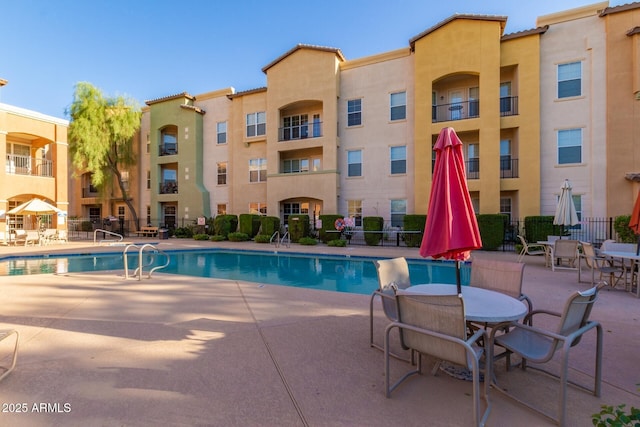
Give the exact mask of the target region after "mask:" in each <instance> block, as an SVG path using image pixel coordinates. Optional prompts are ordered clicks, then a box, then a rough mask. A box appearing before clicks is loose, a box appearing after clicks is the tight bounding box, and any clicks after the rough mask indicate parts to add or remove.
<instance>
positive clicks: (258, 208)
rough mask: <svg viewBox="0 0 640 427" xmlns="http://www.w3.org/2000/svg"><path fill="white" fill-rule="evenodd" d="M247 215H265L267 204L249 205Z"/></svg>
mask: <svg viewBox="0 0 640 427" xmlns="http://www.w3.org/2000/svg"><path fill="white" fill-rule="evenodd" d="M249 213H252V214H255V215H266V214H267V204H266V203H249Z"/></svg>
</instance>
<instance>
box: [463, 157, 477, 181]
mask: <svg viewBox="0 0 640 427" xmlns="http://www.w3.org/2000/svg"><path fill="white" fill-rule="evenodd" d="M465 167H466V168H467V179H479V178H480V159H469V160H467V161H466V162H465Z"/></svg>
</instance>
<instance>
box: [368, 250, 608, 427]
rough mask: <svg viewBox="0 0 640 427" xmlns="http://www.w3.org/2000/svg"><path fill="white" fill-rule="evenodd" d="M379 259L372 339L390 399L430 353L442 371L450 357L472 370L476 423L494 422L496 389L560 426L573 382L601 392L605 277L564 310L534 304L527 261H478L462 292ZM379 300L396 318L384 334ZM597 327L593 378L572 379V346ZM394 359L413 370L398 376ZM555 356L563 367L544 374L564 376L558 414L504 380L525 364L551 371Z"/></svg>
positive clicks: (403, 265) (578, 294)
mask: <svg viewBox="0 0 640 427" xmlns="http://www.w3.org/2000/svg"><path fill="white" fill-rule="evenodd" d="M375 265H376V268H377V271H378V279H379V288H378V289H377V290H376V291H375V292H374V293H373V294H372V296H371V300H370V345H371V347H374V348H378V349H380V350H383V351H384V366H385V394H386V396H387V397H391V393H392V392H393V391H394V390H395V389H396V388H397V387H398V386H400V384H401V383H403V382H404V381H405V380H406V379H407V378H409V377H411V376H413V375H416V374H421V373H422V367H423V362H424V361H423V358H425V356H430V359H429V360H434V361H435V362H434V365H433V369H432V374H434V375H435V374H436V373H437V372H438V370H443V366H444V364H445V363H446V364H453V365H454V366H457V367H458V368H459V369H460V370H464V371H466V372H467V374H468V375H467V377H468V378H467V379H469V380H470V381H471V382H472V389H473V421H474V425H484V424H485V423H486V421H487V419H488V417H489V415H490V410H491V402H490V395H491V393H492V392H493V391H494V390H495V391H496V392H499V393H500V394H503V395H506V396H508V397H510V398H512V399H514V400H515V401H517V402H519V403H520V404H522V405H524V406H526V407H528V408H530V409H533V410H534V411H536V412H539V413H541V414H542V415H544V416H546V417H548V418H550V419H551V420H553V421H555V422H556V423H557V424H559V425H565V424H566V421H567V404H566V400H567V385H568V384H572V385H574V386H577V387H578V388H581V389H584V390H586V391H588V392H590V393H592V394H593V395H595V396H600V389H601V379H602V339H603V336H602V327H601V326H600V324H599V323H598V322H596V321H593V320H590V319H589V316H590V314H591V309H592V307H593V304H594V303H595V301H596V299H597V295H598V291H599V290H600V289H601V288H602V287H604V286H606V283H605V282H599V283H597V284H595V285H594V286H593V287H591V288H590V289H588V290H586V291H582V292H580V291H576V292H574V293H573V294H571V295H570V296H569V298H568V299H567V300H566V302H565V305H564V310H563V311H562V312H559V313H556V312H551V311H548V310H540V309H537V310H536V309H534V303H533V302H532V301H531V300H530V299H529V298H528V297H527V296H526V295H525V294H523V293H522V279H523V274H524V268H525V264H524V263H520V262H513V261H504V260H493V259H484V258H477V259H473V261H472V263H471V278H470V283H469V286H462V288H461V292H458V291H457V289H456V285H450V284H412V283H411V280H410V276H409V268H408V263H407V261H406V259H405V258H402V257H400V258H393V259H383V260H378V261H375ZM377 300H380V301H381V305H382V310H383V312H384V314H385V316H386V318H387V319H388V321H389V323H388V324H387V326H386V328H385V331H384V335H383V336H382V337H380V336H377V335H376V333H375V331H374V317H375V309H376V308H375V307H376V301H377ZM538 317H552V318H555V319H556V322H555V323H556V328H555V329H545V328H541V327H537V326H534V324H533V319H534V318H535V319H538ZM396 330H397V333H398V334H399V343H400V344H399V345H400V347H401V349H402V350H404V353H405V354H406V353H408V354H409V356H402V355H401V354H398V353H401V352H400V351H398V350H400V349H397V348H392V347H394V344H393V343H394V342H396V341H398V340H396V341H392V340H391V335H392V334H394V333H396V332H395V331H396ZM591 330H594V331H595V333H596V349H595V364H594V368H593V384H591V385H589V386H587V385H584V384H576V383H574V382H572V381H569V380H568V369H569V351H570V349H571V348H572V347H573V346H576V345H577V344H578V343H579V342H580V337H581V336H582V335H583V334H585V333H587V332H589V331H591ZM378 335H382V334H380V333H379V334H378ZM583 342H584V341H583ZM556 354H560V358H558V357H555V356H556ZM390 358H397V359H401V360H403V361H404V362H406V363H408V364H409V365H410V368H409V369H408V372H406V373H405V374H404V375H403V376H401V377H400V378H399V379H397V380H396V381H395V382H392V379H391V370H390ZM501 359H504V361H505V370H497V369H495V367H496V364H497V363H499V360H501ZM552 359H554V360H560V369H559V372H555V373H552V372H550V371H549V370H544V372H546V373H547V374H550V375H552V376H554V377H557V379H558V380H559V393H558V398H557V399H556V400H555V401H557V409H556V412H555V413H548V412H547V411H545V410H544V409H541V408H539V407H537V406H535V405H533V404H532V403H530V402H528V401H527V399H526V398H523V396H522V394H523V393H519V394H518V393H512V392H511V390H509V391H507V388H508V387H505V386H503V385H502V380H503V379H504V378H505V377H506V376H508V375H509V371H510V370H511V368H513V367H514V366H516V365H519V366H520V367H521V368H522V370H525V369H526V368H532V369H536V370H543V369H541V368H542V367H543V366H544V364H546V363H547V362H549V361H551V360H552ZM514 362H517V363H514ZM529 363H533V364H535V367H534V366H529ZM556 371H557V369H556ZM482 382H484V385H483V386H482V387H481V383H482ZM481 388H482V390H481ZM525 395H526V393H525ZM481 402H482V404H481Z"/></svg>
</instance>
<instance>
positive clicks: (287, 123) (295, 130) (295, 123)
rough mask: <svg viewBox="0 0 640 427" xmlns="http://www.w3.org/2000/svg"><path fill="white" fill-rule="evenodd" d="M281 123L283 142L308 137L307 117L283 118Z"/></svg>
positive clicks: (304, 115) (305, 115) (302, 115)
mask: <svg viewBox="0 0 640 427" xmlns="http://www.w3.org/2000/svg"><path fill="white" fill-rule="evenodd" d="M282 121H283V127H282V139H283V140H284V141H289V140H291V139H301V138H308V137H309V116H308V115H307V114H300V115H297V116H290V117H285V118H283V119H282Z"/></svg>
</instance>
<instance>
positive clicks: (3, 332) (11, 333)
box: [0, 329, 19, 381]
mask: <svg viewBox="0 0 640 427" xmlns="http://www.w3.org/2000/svg"><path fill="white" fill-rule="evenodd" d="M10 337H13V338H15V344H13V345H12V347H13V355H12V356H11V363H10V364H9V365H8V366H0V370H1V371H0V372H1V373H0V381H2V380H3V379H4V377H6V376H7V375H9V373H10V372H11V371H13V368H15V367H16V360H17V359H18V337H19V334H18V331H16V330H15V329H0V341H4V340H5V339H7V338H10ZM2 359H3V358H0V360H2Z"/></svg>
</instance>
